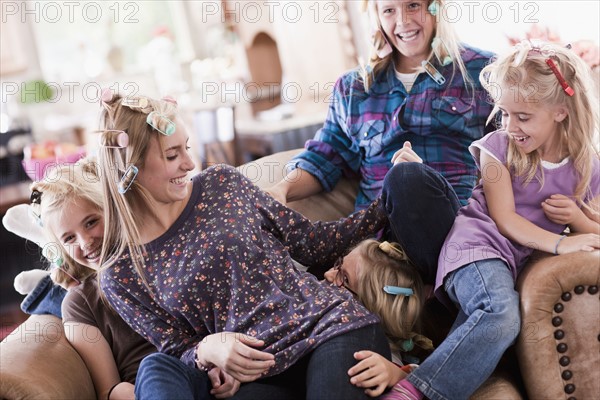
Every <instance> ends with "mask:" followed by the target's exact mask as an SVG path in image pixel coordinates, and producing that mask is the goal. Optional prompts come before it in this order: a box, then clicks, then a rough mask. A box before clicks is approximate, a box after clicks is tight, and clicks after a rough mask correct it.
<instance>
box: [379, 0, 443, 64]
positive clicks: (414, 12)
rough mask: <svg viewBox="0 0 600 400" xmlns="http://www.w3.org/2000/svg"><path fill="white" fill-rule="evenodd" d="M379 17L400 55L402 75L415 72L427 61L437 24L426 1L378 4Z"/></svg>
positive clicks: (399, 0)
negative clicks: (422, 62)
mask: <svg viewBox="0 0 600 400" xmlns="http://www.w3.org/2000/svg"><path fill="white" fill-rule="evenodd" d="M376 5H377V17H378V18H379V21H380V23H381V27H382V29H383V31H384V32H385V34H386V36H387V37H388V40H389V41H390V44H391V45H392V46H393V47H395V48H396V49H397V50H398V51H399V52H400V57H398V58H397V59H396V60H395V61H396V69H397V70H398V71H399V72H403V73H410V72H414V68H416V67H419V66H420V65H421V61H423V60H425V59H427V58H428V56H429V53H430V52H431V42H432V40H433V35H434V33H435V27H436V21H435V17H434V16H432V15H431V14H430V13H429V11H428V10H427V7H428V6H429V1H427V0H377V3H376Z"/></svg>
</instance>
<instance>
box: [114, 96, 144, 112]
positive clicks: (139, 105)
mask: <svg viewBox="0 0 600 400" xmlns="http://www.w3.org/2000/svg"><path fill="white" fill-rule="evenodd" d="M121 105H123V106H126V107H129V108H131V109H132V110H136V109H137V110H139V111H140V112H142V113H144V114H148V113H149V112H151V111H152V105H151V104H150V101H148V99H147V98H146V97H143V96H141V97H123V98H122V99H121Z"/></svg>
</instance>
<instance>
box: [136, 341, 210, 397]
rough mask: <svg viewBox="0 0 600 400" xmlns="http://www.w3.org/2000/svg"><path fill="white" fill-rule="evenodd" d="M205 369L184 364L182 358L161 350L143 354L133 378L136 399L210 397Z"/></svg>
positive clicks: (208, 381)
mask: <svg viewBox="0 0 600 400" xmlns="http://www.w3.org/2000/svg"><path fill="white" fill-rule="evenodd" d="M210 389H211V384H210V380H209V379H208V375H207V374H206V372H202V371H200V370H198V369H196V368H193V367H190V366H187V365H186V364H184V363H183V362H182V361H181V360H179V359H178V358H175V357H171V356H169V355H166V354H164V353H153V354H150V355H148V356H146V357H145V358H144V359H143V360H142V362H141V364H140V368H139V370H138V373H137V377H136V380H135V398H136V400H146V399H173V400H184V399H185V400H203V399H213V397H212V396H211V395H210Z"/></svg>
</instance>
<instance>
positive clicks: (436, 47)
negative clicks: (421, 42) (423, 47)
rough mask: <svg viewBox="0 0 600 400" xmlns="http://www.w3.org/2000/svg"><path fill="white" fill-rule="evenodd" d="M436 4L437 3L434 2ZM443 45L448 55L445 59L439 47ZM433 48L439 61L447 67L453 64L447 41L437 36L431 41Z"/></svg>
mask: <svg viewBox="0 0 600 400" xmlns="http://www.w3.org/2000/svg"><path fill="white" fill-rule="evenodd" d="M432 4H435V3H432ZM440 46H441V47H443V50H444V51H445V52H446V56H445V57H444V59H442V58H441V57H440V54H439V47H440ZM431 48H432V49H433V54H435V57H436V58H437V60H438V62H439V63H440V64H441V65H442V66H443V67H445V66H446V65H449V64H452V57H451V56H450V50H448V46H446V43H445V42H444V41H443V40H442V39H440V38H439V37H435V38H433V41H432V42H431Z"/></svg>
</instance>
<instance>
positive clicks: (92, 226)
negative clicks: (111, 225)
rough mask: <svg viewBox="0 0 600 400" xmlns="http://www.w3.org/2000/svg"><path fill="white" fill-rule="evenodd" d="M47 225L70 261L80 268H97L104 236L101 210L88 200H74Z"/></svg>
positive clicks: (56, 213) (50, 218)
mask: <svg viewBox="0 0 600 400" xmlns="http://www.w3.org/2000/svg"><path fill="white" fill-rule="evenodd" d="M48 225H49V227H50V228H51V229H53V232H54V234H55V235H56V237H57V238H58V240H59V241H60V245H61V247H62V248H63V250H64V251H65V252H66V253H67V254H69V255H70V256H71V258H73V259H74V260H75V261H77V262H78V263H79V264H81V265H84V266H86V267H89V268H92V269H96V270H97V269H98V267H99V266H100V251H101V249H102V238H103V237H104V219H103V215H102V212H101V210H99V209H98V208H97V207H95V206H94V204H93V203H91V202H89V201H87V200H83V199H76V200H72V201H70V202H68V203H66V204H65V205H64V207H63V208H62V211H56V212H54V213H52V214H51V215H50V217H49V221H48Z"/></svg>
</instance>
